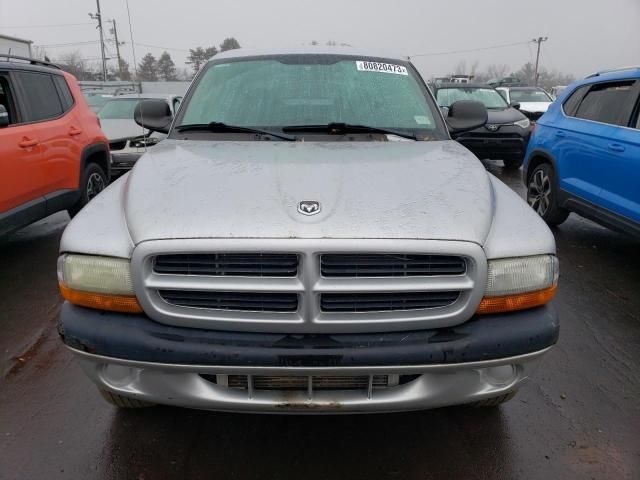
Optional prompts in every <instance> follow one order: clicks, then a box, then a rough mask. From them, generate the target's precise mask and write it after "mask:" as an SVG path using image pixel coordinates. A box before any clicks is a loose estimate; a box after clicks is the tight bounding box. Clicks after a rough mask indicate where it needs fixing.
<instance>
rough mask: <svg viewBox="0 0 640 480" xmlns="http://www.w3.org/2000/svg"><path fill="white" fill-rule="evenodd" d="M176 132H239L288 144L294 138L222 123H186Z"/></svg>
mask: <svg viewBox="0 0 640 480" xmlns="http://www.w3.org/2000/svg"><path fill="white" fill-rule="evenodd" d="M176 130H177V131H178V132H188V131H193V132H196V131H201V132H216V133H223V132H239V133H257V134H258V135H270V136H272V137H276V138H280V139H282V140H287V141H289V142H295V141H296V137H292V136H291V135H283V134H282V133H275V132H271V131H269V130H260V129H259V128H251V127H241V126H239V125H227V124H226V123H222V122H209V123H188V124H183V125H178V126H177V127H176Z"/></svg>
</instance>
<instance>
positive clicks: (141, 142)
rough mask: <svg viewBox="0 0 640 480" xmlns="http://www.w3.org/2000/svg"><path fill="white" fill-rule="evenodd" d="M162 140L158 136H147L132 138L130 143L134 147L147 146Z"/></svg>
mask: <svg viewBox="0 0 640 480" xmlns="http://www.w3.org/2000/svg"><path fill="white" fill-rule="evenodd" d="M159 141H160V139H159V138H156V137H147V138H135V139H133V140H131V142H130V143H129V145H130V146H131V147H132V148H146V147H151V146H153V145H155V144H156V143H158V142H159Z"/></svg>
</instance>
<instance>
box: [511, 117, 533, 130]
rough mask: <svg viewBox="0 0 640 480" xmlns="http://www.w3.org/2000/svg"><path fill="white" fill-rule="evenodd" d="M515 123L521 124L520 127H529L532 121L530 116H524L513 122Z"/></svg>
mask: <svg viewBox="0 0 640 480" xmlns="http://www.w3.org/2000/svg"><path fill="white" fill-rule="evenodd" d="M513 124H514V125H517V126H519V127H520V128H529V127H530V126H531V122H530V121H529V119H528V118H523V119H522V120H518V121H517V122H513Z"/></svg>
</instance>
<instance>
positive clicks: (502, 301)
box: [477, 255, 559, 314]
mask: <svg viewBox="0 0 640 480" xmlns="http://www.w3.org/2000/svg"><path fill="white" fill-rule="evenodd" d="M558 274H559V268H558V259H557V257H556V256H555V255H537V256H534V257H520V258H501V259H497V260H489V262H488V270H487V288H486V289H485V293H484V298H483V299H482V301H481V302H480V306H479V307H478V311H477V313H479V314H486V313H498V312H509V311H513V310H524V309H527V308H533V307H537V306H540V305H544V304H545V303H548V302H549V301H550V300H551V299H552V298H553V297H554V296H555V293H556V289H557V286H558Z"/></svg>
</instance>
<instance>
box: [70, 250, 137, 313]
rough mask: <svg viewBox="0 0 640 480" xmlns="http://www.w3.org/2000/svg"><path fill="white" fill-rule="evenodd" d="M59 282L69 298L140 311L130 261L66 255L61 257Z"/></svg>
mask: <svg viewBox="0 0 640 480" xmlns="http://www.w3.org/2000/svg"><path fill="white" fill-rule="evenodd" d="M58 283H59V285H60V292H61V293H62V296H63V297H64V298H65V300H67V301H69V302H71V303H74V304H76V305H80V306H83V307H88V308H95V309H98V310H110V311H114V312H126V313H140V312H142V307H141V306H140V304H139V303H138V300H137V298H136V296H135V294H134V292H133V282H132V281H131V264H130V262H129V260H127V259H124V258H115V257H99V256H94V255H77V254H64V255H61V256H60V257H59V258H58Z"/></svg>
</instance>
